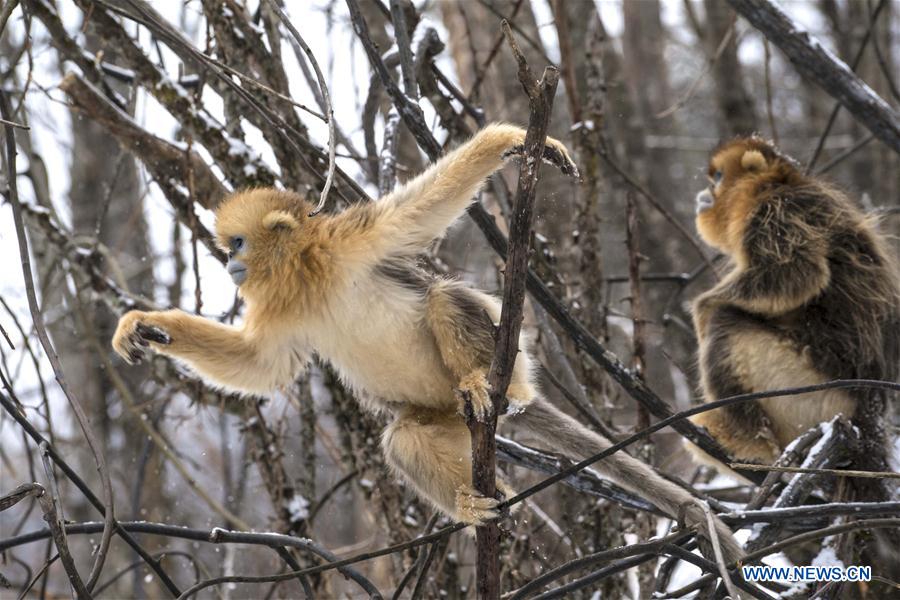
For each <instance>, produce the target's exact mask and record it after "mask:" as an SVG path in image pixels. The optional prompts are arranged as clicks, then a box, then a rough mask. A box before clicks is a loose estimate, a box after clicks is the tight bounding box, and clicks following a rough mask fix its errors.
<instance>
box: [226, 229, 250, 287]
mask: <svg viewBox="0 0 900 600" xmlns="http://www.w3.org/2000/svg"><path fill="white" fill-rule="evenodd" d="M228 247H229V251H228V264H227V265H226V266H225V270H226V271H228V274H229V275H231V280H232V281H233V282H234V285H237V286H240V285H241V284H242V283H244V281H245V280H246V279H247V265H246V264H245V263H244V261H243V260H240V257H241V256H243V254H244V252H245V251H246V250H247V241H246V240H245V239H244V238H243V237H242V236H239V235H236V236H234V237H233V238H231V240H230V241H229V242H228Z"/></svg>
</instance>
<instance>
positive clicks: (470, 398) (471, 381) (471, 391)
mask: <svg viewBox="0 0 900 600" xmlns="http://www.w3.org/2000/svg"><path fill="white" fill-rule="evenodd" d="M490 389H491V387H490V384H488V381H487V377H486V374H485V372H484V370H483V369H477V370H475V371H472V372H471V373H469V374H468V375H466V376H465V377H463V378H462V380H461V381H460V382H459V388H458V389H457V390H456V396H457V399H458V400H459V408H458V410H459V414H461V415H463V416H464V417H468V414H469V411H470V410H471V411H472V415H473V416H474V417H475V419H476V420H478V421H480V422H482V423H484V420H485V419H486V418H487V417H488V415H490V414H491V413H492V412H493V411H494V404H493V402H491V394H490Z"/></svg>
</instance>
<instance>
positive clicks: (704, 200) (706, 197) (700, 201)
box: [696, 190, 715, 215]
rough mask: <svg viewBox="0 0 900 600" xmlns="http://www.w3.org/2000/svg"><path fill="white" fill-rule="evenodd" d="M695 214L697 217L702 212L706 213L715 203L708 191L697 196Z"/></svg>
mask: <svg viewBox="0 0 900 600" xmlns="http://www.w3.org/2000/svg"><path fill="white" fill-rule="evenodd" d="M696 202H697V214H698V215H699V214H700V213H702V212H706V211H707V210H709V209H711V208H712V207H713V204H714V203H715V198H713V195H712V194H711V193H710V191H709V190H703V191H702V192H700V193H699V194H697V200H696Z"/></svg>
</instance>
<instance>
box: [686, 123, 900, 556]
mask: <svg viewBox="0 0 900 600" xmlns="http://www.w3.org/2000/svg"><path fill="white" fill-rule="evenodd" d="M709 176H710V180H711V182H712V185H711V186H710V189H709V190H705V191H703V192H701V193H700V194H699V195H698V198H697V200H698V208H699V214H698V216H697V228H698V230H699V231H700V234H701V235H702V236H703V238H704V239H705V240H706V241H707V242H708V243H709V244H711V245H713V246H715V247H717V248H719V249H720V250H722V251H723V252H724V253H726V254H727V255H728V256H729V257H730V258H731V259H732V262H733V265H734V266H733V269H732V271H731V272H730V273H729V274H728V275H727V276H726V277H725V278H724V279H723V280H722V281H721V282H719V284H718V285H716V286H715V287H714V288H713V289H711V290H709V291H707V292H706V293H704V294H702V295H701V296H700V297H699V298H697V299H696V301H695V302H694V319H695V325H696V330H697V337H698V339H699V343H700V372H701V383H702V387H703V393H704V396H705V397H706V399H707V401H713V400H716V399H719V398H723V397H726V396H732V395H736V394H741V393H748V392H760V391H765V390H773V389H779V388H788V387H797V386H804V385H812V384H817V383H822V382H825V381H829V380H832V379H857V378H858V379H880V380H888V381H896V379H897V376H898V368H900V289H898V277H897V271H896V268H895V265H894V264H893V263H892V261H891V259H890V258H889V254H888V251H887V248H886V243H885V240H884V238H883V237H882V236H881V235H879V234H878V232H877V231H876V228H875V224H874V223H873V222H872V221H871V220H870V219H869V218H867V217H866V216H865V215H864V214H863V213H862V212H861V211H860V210H859V209H858V208H857V207H856V206H854V205H853V203H852V202H850V200H848V198H847V197H846V196H844V195H843V194H842V193H841V192H839V191H838V190H836V189H834V188H832V187H830V186H828V185H826V184H825V183H823V182H822V181H820V180H818V179H816V178H814V177H809V176H805V175H803V174H802V173H801V172H800V171H799V170H798V169H797V167H796V166H795V163H794V162H793V161H792V160H791V159H789V158H787V157H784V156H782V155H781V154H780V153H779V152H778V151H777V150H776V149H775V147H774V146H772V145H771V144H769V143H767V142H765V141H763V140H761V139H758V138H746V139H737V140H734V141H732V142H730V143H727V144H726V145H724V146H722V147H720V148H719V149H717V150H716V151H715V152H714V153H713V156H712V160H711V161H710V166H709ZM710 200H712V204H710ZM885 406H886V393H885V392H883V391H880V390H865V389H858V390H828V391H824V392H818V393H811V394H803V395H799V396H793V397H789V398H772V399H767V400H762V401H760V402H754V403H751V404H746V403H745V404H741V405H738V406H733V407H726V408H721V409H718V410H715V411H711V412H707V413H702V414H700V415H697V416H696V417H694V418H693V419H692V420H693V421H694V423H696V424H697V425H701V426H704V427H706V428H707V429H708V430H709V432H710V434H711V435H712V436H713V437H715V438H716V439H717V440H718V441H719V442H720V443H721V444H722V445H723V446H724V447H725V448H727V449H728V450H729V451H730V452H731V453H732V455H733V456H734V457H735V458H737V459H738V460H742V461H752V462H762V463H770V462H771V461H772V460H774V459H775V458H776V457H777V456H778V455H780V454H781V452H782V451H783V450H784V448H785V446H787V444H789V443H790V442H791V440H793V439H794V438H795V437H797V436H798V435H799V434H801V433H803V432H804V431H806V430H807V429H809V428H810V427H813V426H815V425H816V424H818V423H820V422H822V421H828V420H830V419H831V418H832V417H834V416H835V415H837V414H839V413H843V414H844V415H845V416H848V417H852V418H853V422H854V424H855V425H857V426H858V427H859V429H860V431H861V432H862V438H863V440H862V447H861V448H860V449H859V452H858V459H857V461H856V467H857V468H861V469H869V470H876V471H885V470H889V466H888V462H887V453H888V450H887V445H886V440H885V433H884V412H885ZM689 447H690V448H691V449H693V450H694V451H695V452H696V453H697V454H698V455H699V456H700V457H701V458H703V459H707V460H708V457H706V455H704V454H702V453H701V452H700V451H699V449H696V448H695V447H694V446H693V445H691V446H689ZM889 483H890V482H889V481H888V480H885V481H880V480H877V479H855V480H852V485H853V486H854V488H855V490H856V492H857V494H856V495H857V498H863V499H870V500H886V499H888V497H889V495H890V490H888V489H887V485H888V484H889ZM892 553H893V559H892V560H893V562H894V563H895V564H897V565H900V554H898V553H897V550H896V548H895V549H894V550H892Z"/></svg>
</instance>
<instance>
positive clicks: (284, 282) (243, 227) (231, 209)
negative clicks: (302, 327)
mask: <svg viewBox="0 0 900 600" xmlns="http://www.w3.org/2000/svg"><path fill="white" fill-rule="evenodd" d="M310 208H311V207H310V205H309V204H308V203H307V202H306V201H305V200H303V199H302V198H301V197H300V196H298V195H297V194H294V193H291V192H284V191H279V190H274V189H255V190H249V191H243V192H237V193H235V194H233V195H231V196H230V197H229V198H227V199H226V200H225V201H224V202H222V204H220V205H219V207H218V208H217V209H216V244H217V245H218V246H219V247H220V248H221V249H222V250H223V251H225V252H227V253H228V265H227V267H226V270H227V271H228V274H229V275H231V279H232V281H234V283H235V285H237V286H238V288H239V290H240V293H241V295H242V296H244V297H250V296H257V295H260V294H268V293H270V292H271V290H272V288H281V289H283V288H284V287H290V286H291V281H292V280H293V279H294V278H295V277H296V274H297V272H298V264H297V263H298V261H300V260H302V254H303V250H304V248H303V246H304V244H303V241H302V240H303V239H304V236H303V234H302V231H303V229H304V228H305V227H306V225H307V223H308V221H309V217H308V216H307V214H308V212H309V211H310Z"/></svg>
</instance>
